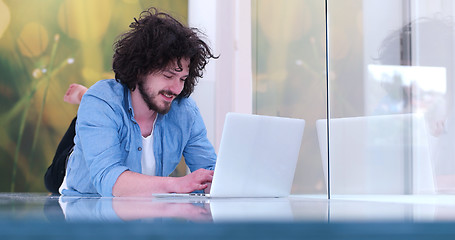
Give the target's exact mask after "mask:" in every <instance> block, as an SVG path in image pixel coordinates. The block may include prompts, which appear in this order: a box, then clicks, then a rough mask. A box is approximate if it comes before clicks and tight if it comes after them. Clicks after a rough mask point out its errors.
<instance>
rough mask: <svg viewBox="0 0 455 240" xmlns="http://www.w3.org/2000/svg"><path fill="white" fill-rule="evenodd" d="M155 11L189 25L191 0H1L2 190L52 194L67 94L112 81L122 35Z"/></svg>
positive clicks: (71, 110)
mask: <svg viewBox="0 0 455 240" xmlns="http://www.w3.org/2000/svg"><path fill="white" fill-rule="evenodd" d="M152 6H153V7H157V8H158V9H160V10H162V11H166V12H168V13H170V14H172V15H173V16H174V17H176V18H177V19H179V20H181V21H182V22H184V23H186V21H187V10H188V1H187V0H161V1H150V0H149V1H145V0H0V192H44V191H46V189H45V187H44V183H43V176H44V173H45V171H46V169H47V167H48V166H49V165H50V163H51V161H52V158H53V156H54V153H55V149H56V147H57V145H58V143H59V141H60V139H61V137H62V136H63V134H64V132H65V131H66V128H67V127H68V125H69V123H70V121H71V120H72V118H73V117H74V116H75V114H76V112H77V106H76V105H71V104H68V103H65V102H63V95H64V93H65V91H66V89H67V88H68V86H69V84H71V83H79V84H83V85H85V86H91V85H93V84H94V83H95V82H96V81H98V80H100V79H105V78H112V77H113V73H112V71H111V63H112V54H113V51H112V44H113V42H114V41H115V38H116V37H117V36H118V35H120V34H121V33H123V32H124V31H126V30H127V29H128V26H129V24H130V23H131V22H132V21H134V19H133V18H134V17H136V18H137V17H138V15H139V13H140V12H141V11H142V10H144V9H147V8H149V7H152Z"/></svg>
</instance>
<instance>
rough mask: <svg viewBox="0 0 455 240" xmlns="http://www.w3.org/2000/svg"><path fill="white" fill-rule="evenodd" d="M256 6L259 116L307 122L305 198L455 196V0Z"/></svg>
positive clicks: (299, 0) (297, 187)
mask: <svg viewBox="0 0 455 240" xmlns="http://www.w3.org/2000/svg"><path fill="white" fill-rule="evenodd" d="M325 3H327V22H326V18H325V17H326V15H325V10H326V8H325V7H326V5H325ZM252 9H253V35H254V36H253V66H254V69H253V73H254V84H253V85H254V94H253V96H254V107H253V112H254V113H257V114H266V115H276V116H286V117H295V118H303V119H305V120H306V121H307V125H306V128H305V133H304V141H303V144H302V148H301V153H300V160H299V163H298V166H297V170H296V176H295V181H294V188H293V193H294V194H301V193H310V194H315V193H316V194H317V193H325V192H327V190H328V191H329V192H330V194H331V195H335V196H336V195H359V194H360V195H362V194H446V193H455V163H454V162H455V160H453V159H452V157H453V156H455V147H453V145H455V126H454V124H455V122H454V117H455V110H454V108H455V99H454V87H455V86H454V84H453V80H452V78H453V74H454V73H453V71H454V56H455V52H454V43H455V41H454V40H455V39H454V28H453V20H452V18H453V17H452V16H453V12H454V11H455V2H453V1H451V0H438V1H434V0H327V1H319V0H296V1H284V2H279V3H278V2H276V1H271V0H257V1H253V8H252ZM326 23H327V28H326V25H325V24H326ZM326 30H327V32H328V35H327V39H326V33H325V31H326ZM326 40H327V42H328V46H326V44H325V43H326ZM326 50H327V53H328V54H327V55H328V59H327V58H326V55H325V53H326ZM326 60H327V69H326ZM327 94H328V95H327ZM327 99H328V102H327ZM327 103H328V104H327ZM327 119H329V121H327Z"/></svg>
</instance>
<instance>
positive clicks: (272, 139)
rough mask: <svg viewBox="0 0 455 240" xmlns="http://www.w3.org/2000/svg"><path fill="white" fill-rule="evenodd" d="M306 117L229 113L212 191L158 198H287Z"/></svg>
mask: <svg viewBox="0 0 455 240" xmlns="http://www.w3.org/2000/svg"><path fill="white" fill-rule="evenodd" d="M304 127H305V120H303V119H292V118H282V117H271V116H261V115H252V114H240V113H228V114H227V115H226V120H225V123H224V128H223V134H222V137H221V142H220V148H219V151H218V158H217V162H216V166H215V171H214V175H213V181H212V186H211V190H210V194H205V195H204V194H154V196H155V197H191V196H193V197H194V196H196V197H286V196H288V195H289V194H290V192H291V187H292V182H293V179H294V173H295V168H296V164H297V160H298V156H299V151H300V146H301V142H302V136H303V130H304Z"/></svg>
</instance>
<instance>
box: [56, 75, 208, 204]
mask: <svg viewBox="0 0 455 240" xmlns="http://www.w3.org/2000/svg"><path fill="white" fill-rule="evenodd" d="M74 143H75V146H74V151H73V153H72V154H71V156H70V158H69V160H68V165H67V173H66V184H67V189H64V190H63V191H62V193H63V194H64V195H80V194H95V195H101V196H112V188H113V186H114V184H115V182H116V181H117V178H118V177H119V175H120V174H121V173H123V172H124V171H126V170H130V171H134V172H138V173H141V171H142V167H141V151H142V136H141V130H140V128H139V125H138V123H137V122H136V120H135V119H134V111H133V107H132V105H131V92H130V90H129V89H128V88H127V87H126V86H125V85H123V84H121V83H118V82H117V81H115V80H114V79H109V80H101V81H99V82H97V83H96V84H95V85H93V86H92V87H91V88H90V89H89V90H88V91H87V92H86V93H85V95H84V96H83V98H82V101H81V104H80V106H79V110H78V117H77V121H76V136H75V138H74ZM153 151H154V155H155V161H156V176H169V174H171V173H172V172H173V171H174V169H175V168H176V166H177V164H178V163H179V162H180V159H181V157H182V155H183V156H184V158H185V162H186V164H187V165H188V167H189V168H190V170H191V171H195V170H197V169H199V168H205V169H210V170H213V169H214V167H215V161H216V154H215V151H214V149H213V146H212V144H211V143H210V142H209V140H208V139H207V130H206V128H205V125H204V122H203V120H202V117H201V114H200V112H199V109H198V108H197V106H196V103H195V102H194V100H192V99H191V98H181V99H176V100H174V101H173V103H172V106H171V110H170V111H169V113H167V114H165V115H158V116H157V119H156V123H155V127H154V130H153Z"/></svg>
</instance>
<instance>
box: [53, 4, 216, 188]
mask: <svg viewBox="0 0 455 240" xmlns="http://www.w3.org/2000/svg"><path fill="white" fill-rule="evenodd" d="M130 28H131V29H130V30H129V31H128V32H127V33H125V34H123V35H122V36H120V39H119V40H118V41H117V42H116V43H115V44H114V50H115V53H114V57H113V71H114V73H115V80H114V79H110V80H102V81H99V82H97V83H96V84H95V85H93V86H92V87H91V88H90V89H89V90H88V91H87V92H86V93H85V94H84V96H83V98H82V101H81V103H80V106H79V110H78V117H77V122H76V136H75V138H74V144H75V145H74V148H73V149H74V150H73V151H72V153H71V154H70V156H69V158H68V163H67V167H66V175H65V179H64V181H63V184H62V185H61V187H60V193H62V194H64V195H74V194H96V195H101V196H151V195H152V194H153V193H158V192H159V193H165V192H177V193H188V192H193V191H198V190H204V189H206V188H207V187H208V186H209V184H210V183H211V181H212V176H213V168H214V166H215V160H216V155H215V152H214V149H213V146H212V145H211V144H210V142H209V141H208V139H207V136H206V128H205V126H204V123H203V121H202V117H201V115H200V113H199V110H198V108H197V106H196V104H195V102H194V101H193V100H192V99H191V98H189V96H190V95H191V93H192V92H193V89H194V85H195V83H196V79H197V78H198V77H201V76H202V71H203V69H204V67H205V65H206V64H207V63H208V60H209V59H210V58H217V57H215V56H214V55H213V54H212V53H211V50H210V48H209V47H208V45H207V44H206V43H205V42H204V41H202V40H201V39H200V38H199V37H198V35H197V34H198V32H197V30H196V29H192V28H188V27H186V26H184V25H182V24H181V23H180V22H178V21H177V20H175V19H174V18H172V17H171V16H169V15H168V14H165V13H162V12H158V11H157V10H156V9H154V8H151V9H149V10H147V11H144V12H142V13H141V15H140V18H139V19H135V21H134V22H133V23H132V24H131V25H130ZM182 155H183V156H184V158H185V161H186V163H187V165H188V167H189V168H190V170H191V172H192V173H190V174H188V175H186V176H184V177H167V176H168V175H169V174H170V173H172V172H173V170H174V169H175V168H176V166H177V164H178V163H179V162H180V159H181V157H182ZM46 186H47V184H46Z"/></svg>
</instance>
